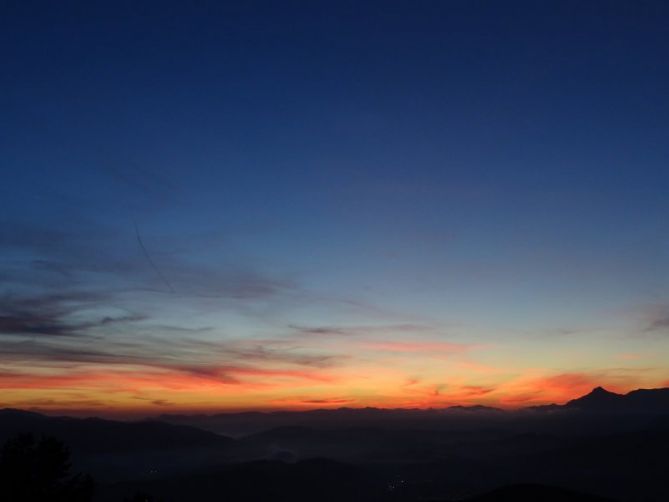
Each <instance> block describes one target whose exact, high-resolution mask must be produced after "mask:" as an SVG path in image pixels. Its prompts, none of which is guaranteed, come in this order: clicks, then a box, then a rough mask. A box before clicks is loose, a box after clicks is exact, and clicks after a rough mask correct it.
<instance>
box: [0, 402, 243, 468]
mask: <svg viewBox="0 0 669 502" xmlns="http://www.w3.org/2000/svg"><path fill="white" fill-rule="evenodd" d="M17 433H19V434H20V433H32V434H35V435H37V436H40V435H45V436H52V437H55V438H57V439H59V440H61V441H63V442H64V443H66V444H67V445H68V447H69V448H70V449H71V450H72V458H73V463H74V465H75V467H77V468H78V469H79V470H82V469H85V470H86V471H87V472H90V473H91V474H93V475H94V476H95V478H96V479H98V480H117V479H130V478H141V477H145V476H155V475H158V474H160V473H165V472H177V471H180V470H182V469H192V468H195V467H199V466H204V465H215V464H220V463H221V462H223V461H226V460H227V459H228V457H229V451H230V450H231V448H232V447H233V446H234V440H232V439H230V438H227V437H224V436H220V435H217V434H213V433H211V432H207V431H203V430H200V429H196V428H194V427H189V426H183V425H172V424H167V423H162V422H156V421H140V422H119V421H114V420H103V419H100V418H85V419H79V418H70V417H50V416H45V415H40V414H38V413H32V412H25V411H20V410H13V409H3V410H0V444H1V443H3V442H4V441H5V440H7V439H8V438H9V437H11V436H13V435H14V434H17Z"/></svg>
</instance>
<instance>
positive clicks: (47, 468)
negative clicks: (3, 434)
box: [0, 434, 93, 502]
mask: <svg viewBox="0 0 669 502" xmlns="http://www.w3.org/2000/svg"><path fill="white" fill-rule="evenodd" d="M70 467H71V464H70V452H69V450H68V448H67V447H66V446H65V445H64V444H63V443H62V442H60V441H58V440H57V439H55V438H51V437H42V438H41V439H40V440H39V441H37V440H35V438H34V436H33V435H32V434H19V435H17V436H14V437H12V438H10V439H8V440H7V442H6V443H5V445H4V446H3V448H2V451H1V452H0V500H7V501H12V502H66V501H67V502H89V501H90V500H92V496H93V480H92V478H91V477H90V476H82V475H81V474H77V475H70Z"/></svg>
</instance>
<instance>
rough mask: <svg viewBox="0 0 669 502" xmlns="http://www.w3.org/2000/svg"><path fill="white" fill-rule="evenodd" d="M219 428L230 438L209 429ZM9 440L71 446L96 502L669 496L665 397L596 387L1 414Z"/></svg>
mask: <svg viewBox="0 0 669 502" xmlns="http://www.w3.org/2000/svg"><path fill="white" fill-rule="evenodd" d="M168 421H171V422H172V423H168ZM203 429H208V430H203ZM226 430H229V431H231V432H233V433H234V434H235V436H234V438H233V437H228V436H226V435H223V434H220V433H216V432H220V431H226ZM212 431H216V432H212ZM17 433H32V434H34V435H35V436H36V437H40V436H42V435H45V436H50V437H55V438H58V439H59V440H60V441H63V442H64V443H66V444H67V445H68V446H69V448H70V449H71V452H72V461H73V469H74V470H75V471H76V472H85V473H90V474H92V475H93V476H94V477H95V479H96V481H97V482H98V485H99V490H98V494H97V500H98V501H99V502H106V501H109V502H112V501H121V500H123V499H124V497H125V498H127V497H132V495H133V494H135V493H150V494H153V496H154V498H153V500H162V501H164V502H180V501H188V502H191V501H199V500H226V499H227V500H240V501H244V500H245V501H249V502H250V501H261V500H262V501H265V500H291V501H295V502H298V501H307V500H309V501H311V500H325V501H328V500H331V501H333V502H334V501H338V500H358V501H360V502H386V501H387V502H417V501H430V500H431V501H438V502H443V501H454V500H460V501H462V500H470V501H472V502H474V501H479V502H486V501H497V500H498V501H507V500H509V501H514V502H521V501H524V500H542V501H556V502H563V501H564V502H571V501H583V502H586V501H587V502H590V501H592V502H595V501H602V500H619V501H624V502H626V501H630V502H636V501H639V500H643V501H644V502H645V501H648V502H653V501H654V502H661V501H662V502H664V501H666V500H669V485H668V484H667V483H666V482H665V481H664V479H665V477H666V472H669V456H668V455H667V453H666V452H667V445H669V389H649V390H644V389H642V390H637V391H632V392H629V393H627V394H616V393H613V392H609V391H607V390H605V389H603V388H600V387H598V388H596V389H593V391H592V392H590V393H589V394H587V395H585V396H582V397H580V398H578V399H574V400H572V401H569V402H568V403H566V404H564V405H551V406H543V407H533V408H527V409H523V410H517V411H503V410H498V409H494V408H486V407H453V408H449V409H442V410H383V409H375V408H369V409H361V410H356V409H339V410H316V411H311V412H283V413H233V414H229V415H226V414H217V415H211V416H207V415H197V416H192V417H190V416H187V415H182V416H164V417H162V418H161V419H153V420H144V421H135V422H122V421H115V420H103V419H99V418H87V419H78V418H69V417H51V416H45V415H41V414H38V413H33V412H27V411H21V410H11V409H5V410H0V442H4V441H5V440H6V439H7V438H9V437H11V436H13V435H15V434H17ZM588 494H591V495H588ZM128 500H130V499H128ZM142 500H145V499H142Z"/></svg>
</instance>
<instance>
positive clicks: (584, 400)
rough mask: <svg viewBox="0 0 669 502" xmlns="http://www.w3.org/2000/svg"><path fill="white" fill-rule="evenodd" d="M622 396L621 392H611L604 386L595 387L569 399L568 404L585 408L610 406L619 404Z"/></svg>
mask: <svg viewBox="0 0 669 502" xmlns="http://www.w3.org/2000/svg"><path fill="white" fill-rule="evenodd" d="M622 397H623V396H622V395H621V394H616V393H615V392H610V391H608V390H606V389H605V388H604V387H595V388H594V389H592V390H591V391H590V393H589V394H586V395H585V396H581V397H579V398H577V399H572V400H571V401H569V402H568V403H567V406H575V407H578V408H583V409H598V408H602V407H604V408H610V407H611V406H617V404H618V402H619V401H620V399H621V398H622Z"/></svg>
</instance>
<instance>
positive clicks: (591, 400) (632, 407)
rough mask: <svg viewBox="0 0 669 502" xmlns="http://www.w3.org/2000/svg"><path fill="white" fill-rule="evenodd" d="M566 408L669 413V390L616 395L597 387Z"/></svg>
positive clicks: (638, 391)
mask: <svg viewBox="0 0 669 502" xmlns="http://www.w3.org/2000/svg"><path fill="white" fill-rule="evenodd" d="M565 407H567V408H573V409H578V410H581V411H590V412H626V413H669V389H638V390H633V391H631V392H629V393H627V394H616V393H614V392H609V391H607V390H606V389H604V388H602V387H597V388H595V389H593V390H592V392H590V393H589V394H587V395H585V396H583V397H580V398H578V399H572V400H571V401H569V402H568V403H567V404H566V405H565Z"/></svg>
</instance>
